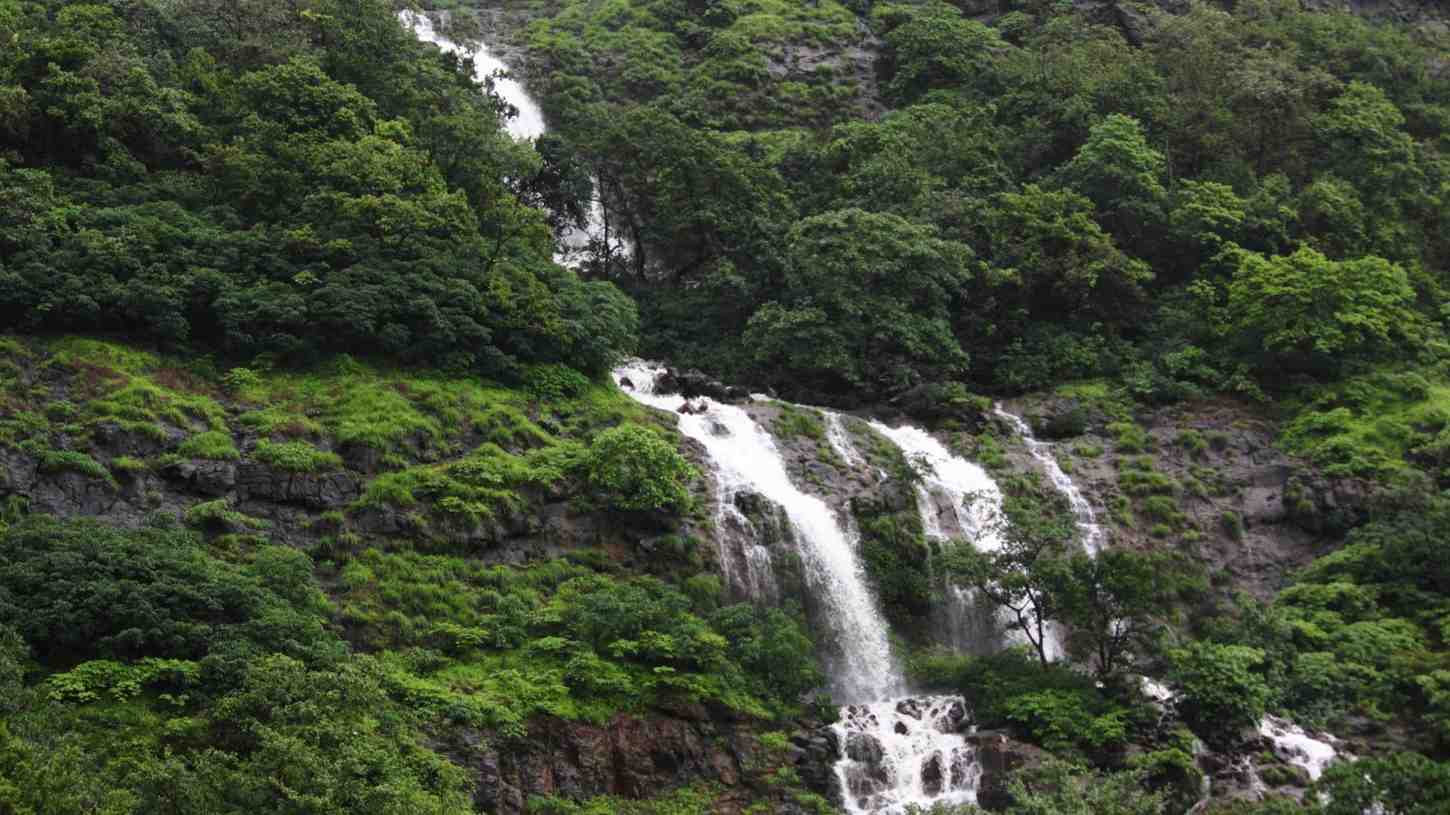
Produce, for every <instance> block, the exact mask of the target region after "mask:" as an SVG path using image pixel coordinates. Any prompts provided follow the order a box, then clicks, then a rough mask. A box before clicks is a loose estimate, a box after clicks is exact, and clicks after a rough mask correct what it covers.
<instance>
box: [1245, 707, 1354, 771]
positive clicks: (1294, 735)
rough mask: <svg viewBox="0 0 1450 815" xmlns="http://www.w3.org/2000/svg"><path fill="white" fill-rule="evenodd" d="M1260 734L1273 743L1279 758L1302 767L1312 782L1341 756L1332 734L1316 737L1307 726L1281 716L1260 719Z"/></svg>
mask: <svg viewBox="0 0 1450 815" xmlns="http://www.w3.org/2000/svg"><path fill="white" fill-rule="evenodd" d="M1259 735H1261V736H1263V737H1264V738H1266V739H1268V740H1269V742H1270V743H1272V744H1273V745H1274V754H1275V755H1277V756H1278V757H1279V758H1280V759H1282V760H1284V761H1287V762H1288V763H1290V764H1292V765H1294V766H1295V767H1301V768H1303V770H1304V771H1305V772H1307V773H1308V774H1309V779H1310V780H1311V781H1318V780H1319V776H1321V775H1323V774H1324V768H1326V767H1328V766H1329V765H1330V764H1333V763H1334V762H1335V761H1336V760H1337V759H1338V758H1339V751H1338V750H1336V749H1335V748H1334V741H1335V738H1334V737H1333V736H1326V738H1325V739H1316V738H1314V737H1312V736H1310V735H1309V734H1308V733H1305V732H1304V728H1302V727H1300V726H1299V725H1297V724H1294V723H1293V722H1291V721H1289V720H1288V719H1281V718H1279V717H1278V716H1265V717H1264V718H1263V720H1262V721H1260V722H1259Z"/></svg>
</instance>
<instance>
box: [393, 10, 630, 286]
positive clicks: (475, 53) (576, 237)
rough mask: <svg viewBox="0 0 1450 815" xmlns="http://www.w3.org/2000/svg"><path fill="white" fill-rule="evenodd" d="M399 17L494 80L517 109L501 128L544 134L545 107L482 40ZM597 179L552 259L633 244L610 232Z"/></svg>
mask: <svg viewBox="0 0 1450 815" xmlns="http://www.w3.org/2000/svg"><path fill="white" fill-rule="evenodd" d="M398 19H399V20H401V21H402V23H403V25H404V26H406V27H407V28H409V29H411V30H412V31H413V33H414V35H416V36H417V37H418V39H420V40H423V41H424V42H430V43H432V44H434V45H436V46H438V47H439V48H440V49H441V50H443V51H445V52H447V53H450V54H456V55H458V56H459V57H472V58H473V78H474V79H475V80H476V81H477V82H478V83H479V84H480V85H487V84H488V83H490V82H492V83H493V90H494V92H495V93H497V94H498V95H499V97H500V98H501V99H503V100H504V101H505V102H508V103H509V104H510V105H513V107H514V109H515V110H516V111H517V113H516V114H515V115H514V116H512V117H511V118H509V119H507V120H506V121H505V122H504V129H505V130H507V131H508V134H509V135H510V136H512V137H513V138H514V139H516V140H518V141H533V140H534V139H537V138H538V137H540V136H542V135H544V131H545V130H546V129H547V127H546V126H545V124H544V111H543V109H541V108H540V107H539V103H538V102H537V101H535V100H534V98H533V97H532V96H529V93H528V91H527V90H525V89H524V86H523V83H521V82H519V81H518V80H517V79H514V78H513V77H512V76H510V75H509V67H508V65H506V64H504V61H503V60H501V59H499V58H498V57H496V56H494V55H493V53H492V52H490V51H489V50H488V46H487V45H485V44H484V43H482V42H477V43H468V44H459V43H456V42H454V41H453V40H450V39H449V38H447V37H445V36H444V35H442V34H441V33H439V32H438V27H437V24H436V23H435V22H434V20H433V18H431V17H429V16H428V15H426V14H419V13H417V12H413V11H402V12H399V13H398ZM598 186H599V185H598V180H597V179H595V194H594V195H593V196H591V198H590V201H589V212H588V214H587V215H586V216H585V222H584V226H583V228H582V229H581V228H578V227H574V226H569V227H567V228H565V229H564V230H563V231H562V234H560V235H559V247H558V252H557V253H556V254H555V255H554V262H556V263H558V264H560V265H562V266H568V267H570V268H574V267H577V266H578V265H579V263H580V262H581V261H582V260H583V257H582V256H583V253H584V252H586V251H588V250H589V249H591V248H602V249H603V250H604V251H605V252H606V253H608V254H613V255H616V256H628V255H630V254H631V253H632V248H631V246H630V244H629V242H628V241H626V240H624V239H622V238H620V237H618V236H611V235H610V233H609V227H608V224H607V222H606V219H605V215H604V202H603V200H602V199H601V197H600V195H599V190H598Z"/></svg>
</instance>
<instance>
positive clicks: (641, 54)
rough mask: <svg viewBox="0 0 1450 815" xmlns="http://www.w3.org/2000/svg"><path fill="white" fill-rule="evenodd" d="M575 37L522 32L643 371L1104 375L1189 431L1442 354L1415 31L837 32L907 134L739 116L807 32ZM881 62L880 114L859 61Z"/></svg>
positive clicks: (810, 388)
mask: <svg viewBox="0 0 1450 815" xmlns="http://www.w3.org/2000/svg"><path fill="white" fill-rule="evenodd" d="M559 6H560V8H559V12H558V15H557V16H556V17H554V18H553V19H550V20H548V21H540V22H537V23H535V25H534V27H533V29H531V37H532V39H531V41H530V42H531V45H532V46H533V48H532V53H533V56H534V59H535V61H536V63H537V66H538V68H539V69H540V70H538V71H537V72H536V76H538V77H541V81H540V82H539V83H538V85H539V88H540V89H541V90H542V91H543V93H544V96H545V104H546V107H547V108H548V109H549V111H550V113H551V114H552V115H553V117H554V118H555V120H556V121H557V122H558V125H559V136H560V140H561V142H562V143H564V144H565V145H567V146H568V147H569V148H571V149H572V150H574V151H575V153H576V154H577V155H579V156H581V157H582V160H583V161H584V162H585V163H586V164H588V165H589V166H591V167H593V168H594V169H595V174H596V177H597V178H599V179H600V181H601V189H602V197H603V199H604V201H605V202H606V204H607V205H608V206H609V207H610V209H611V216H612V217H613V218H614V219H615V221H616V222H617V224H618V225H620V226H621V227H622V228H625V229H628V230H630V231H632V233H633V237H634V239H635V240H636V241H638V242H639V245H640V247H641V251H640V252H637V253H636V254H635V255H634V256H633V257H631V258H629V259H628V262H627V263H619V262H615V263H614V264H613V265H610V266H609V267H608V268H607V271H608V273H609V274H610V275H611V276H612V278H613V279H616V280H619V281H620V282H621V283H622V284H623V285H626V286H628V287H630V288H631V289H632V290H633V291H634V292H635V293H636V295H637V296H638V298H639V299H640V303H641V307H642V308H643V310H644V313H645V315H646V320H645V324H646V325H647V326H648V329H647V331H646V336H645V345H646V348H647V349H648V350H649V351H650V352H651V353H658V354H667V355H669V356H670V357H671V358H672V359H675V360H677V361H688V362H697V363H699V364H701V365H704V366H706V367H711V368H714V369H716V370H718V371H720V372H722V373H726V374H728V375H731V376H735V377H739V378H748V379H753V380H756V381H759V382H762V383H765V384H770V385H773V386H775V387H777V388H779V389H782V392H783V393H786V394H795V395H798V396H801V397H802V398H808V399H819V400H830V399H834V400H837V401H857V400H868V399H872V398H879V397H881V396H883V395H886V394H889V393H892V392H895V391H898V390H901V389H903V388H907V387H910V386H912V385H915V384H918V383H921V382H933V381H941V380H952V379H955V380H960V381H965V382H967V383H969V384H972V385H973V386H974V387H987V388H993V389H1029V388H1034V387H1041V386H1043V385H1046V384H1050V383H1052V382H1054V381H1058V380H1060V379H1061V378H1063V377H1086V376H1098V375H1110V376H1120V377H1122V378H1124V379H1125V380H1127V381H1130V382H1131V383H1132V384H1133V387H1134V388H1135V390H1136V391H1137V392H1139V394H1140V395H1143V396H1149V397H1155V398H1175V397H1181V396H1184V395H1187V394H1191V393H1196V392H1212V391H1216V390H1221V389H1234V390H1240V391H1253V390H1254V389H1255V388H1258V387H1263V386H1266V385H1275V384H1278V383H1281V382H1284V381H1288V380H1291V379H1292V378H1293V377H1303V376H1307V377H1310V378H1315V379H1320V380H1323V379H1327V378H1333V377H1335V376H1338V375H1341V374H1343V373H1344V372H1346V371H1351V370H1354V369H1355V368H1356V366H1362V365H1365V364H1370V363H1372V362H1374V361H1376V360H1382V359H1385V358H1387V357H1392V356H1394V355H1395V354H1403V353H1404V352H1405V350H1406V349H1408V348H1422V347H1424V345H1425V342H1426V340H1427V339H1429V338H1432V337H1436V336H1438V335H1439V333H1440V331H1441V328H1442V326H1441V320H1442V315H1441V314H1440V313H1439V311H1438V310H1437V309H1438V303H1439V302H1440V300H1441V299H1442V297H1441V292H1442V290H1443V287H1444V285H1445V281H1444V277H1443V275H1444V268H1445V263H1446V260H1447V258H1450V229H1447V226H1450V225H1447V223H1446V221H1445V217H1446V216H1445V213H1446V212H1450V205H1447V201H1446V199H1445V190H1446V189H1447V187H1446V186H1445V185H1446V180H1447V178H1450V158H1447V156H1446V154H1445V150H1444V139H1445V133H1446V125H1447V122H1450V82H1447V80H1446V79H1445V77H1444V76H1443V75H1442V74H1440V73H1437V72H1436V71H1435V70H1433V64H1434V60H1435V58H1436V54H1437V51H1438V49H1437V45H1436V43H1435V42H1433V41H1426V40H1423V39H1420V38H1417V36H1416V35H1412V34H1410V33H1408V32H1407V31H1405V30H1402V29H1398V28H1395V27H1392V26H1381V25H1376V24H1373V23H1370V22H1367V21H1365V20H1362V19H1360V18H1358V17H1354V16H1351V15H1346V14H1317V13H1309V12H1304V11H1302V10H1301V8H1300V4H1299V3H1297V2H1287V1H1285V2H1281V1H1280V0H1261V1H1260V2H1252V3H1237V4H1233V6H1234V7H1233V10H1232V11H1225V10H1223V9H1221V8H1220V7H1219V6H1218V5H1216V4H1209V3H1193V4H1191V6H1190V8H1189V10H1188V11H1187V12H1186V13H1183V14H1178V15H1170V14H1158V15H1155V16H1153V18H1152V20H1151V25H1149V26H1148V28H1147V31H1148V33H1147V34H1146V35H1145V37H1144V38H1143V41H1142V42H1141V43H1138V44H1133V43H1130V42H1129V40H1128V38H1127V37H1126V35H1125V34H1124V32H1122V31H1120V30H1118V29H1116V28H1111V27H1103V26H1097V25H1092V24H1089V22H1088V21H1087V20H1086V19H1085V18H1082V17H1080V16H1076V14H1075V13H1074V12H1073V11H1072V10H1071V8H1070V7H1068V6H1067V5H1066V4H1061V3H1051V2H1036V1H1035V0H1017V1H1016V2H1012V3H1008V4H1003V8H1004V10H1009V13H1005V14H1001V15H998V16H997V17H996V18H995V19H994V20H992V21H991V22H990V23H983V22H979V21H978V20H976V19H971V18H968V17H966V16H964V14H963V13H962V12H961V11H960V10H959V9H958V8H957V7H956V6H953V5H948V4H946V3H942V2H937V0H927V1H924V2H911V3H892V4H876V5H874V6H871V7H868V8H864V9H863V8H859V7H855V8H854V9H852V10H850V11H848V8H849V7H842V6H840V5H837V4H835V3H833V2H822V3H820V4H818V6H817V7H816V9H817V11H816V12H814V14H815V16H814V17H811V18H810V19H811V21H812V24H814V25H816V26H818V28H816V29H814V30H815V31H817V32H819V31H822V30H830V31H833V32H836V31H837V29H836V28H835V26H836V25H837V24H838V22H839V21H838V19H837V18H838V17H839V15H840V14H842V13H843V12H844V13H853V14H857V15H859V16H858V17H857V22H858V31H857V33H854V34H852V33H849V30H848V33H844V34H843V33H839V32H837V33H836V34H833V35H832V36H834V37H837V39H835V40H833V41H832V42H831V45H830V47H829V48H828V49H827V50H828V52H829V53H832V54H839V55H842V57H841V59H842V62H840V63H839V64H835V65H832V66H831V68H832V69H833V70H825V69H823V70H821V71H818V72H817V76H818V77H821V76H824V77H826V78H828V79H829V80H830V82H831V83H834V85H835V86H839V87H840V88H843V89H844V92H846V93H847V94H848V95H849V96H851V97H852V98H854V99H857V100H858V101H863V102H871V103H876V104H880V105H882V106H885V107H886V108H887V109H888V112H886V113H885V115H883V116H881V117H880V118H879V119H878V120H875V121H869V120H868V121H862V120H861V117H860V116H859V115H858V114H859V108H858V107H857V106H854V105H852V104H824V103H823V104H821V105H816V104H813V103H809V102H808V101H802V103H801V104H800V105H797V106H795V107H789V108H786V109H783V110H773V109H771V108H768V107H767V108H752V111H753V112H751V113H746V112H741V111H739V110H738V109H737V108H738V107H739V99H740V95H741V94H743V95H744V96H745V98H754V97H756V96H771V95H786V94H787V92H794V91H795V84H797V83H794V79H795V77H794V76H788V78H787V79H786V80H777V79H774V78H773V77H774V76H776V75H777V74H776V73H772V72H771V71H765V70H763V69H762V68H761V66H764V65H768V64H770V63H771V62H776V63H782V64H783V63H785V62H788V60H787V56H788V55H787V53H786V52H787V49H785V47H784V43H785V42H790V41H791V39H790V38H791V37H792V36H793V35H792V34H790V33H789V32H791V31H793V30H794V29H795V27H796V26H797V25H799V24H800V20H799V19H798V18H799V16H800V15H806V16H808V17H809V16H810V15H811V14H812V12H810V11H809V10H800V11H795V10H792V11H790V12H786V11H782V10H779V9H773V8H772V9H757V10H755V11H756V13H752V14H745V13H743V10H742V9H741V8H739V7H737V6H736V5H734V4H730V3H724V4H718V5H717V6H712V7H711V8H712V9H713V10H712V12H711V13H709V14H705V15H703V16H701V15H695V14H688V13H684V10H683V9H682V7H680V6H679V5H678V4H674V3H668V2H660V3H630V4H626V6H625V7H623V8H627V9H628V11H627V12H624V11H620V10H619V7H616V6H610V7H608V8H603V7H596V6H592V5H590V4H586V3H575V2H567V1H566V2H562V3H560V4H559ZM620 14H625V15H626V16H627V19H628V24H627V25H625V26H624V27H623V28H622V30H621V29H620V22H621V20H620V18H619V16H618V15H620ZM771 15H777V17H778V19H777V17H772V16H771ZM765 20H771V21H773V22H770V23H767V22H765ZM810 30H812V29H811V28H810V27H809V26H807V31H810ZM862 30H869V31H871V32H872V33H874V34H875V35H877V36H878V37H880V39H881V41H882V43H883V45H882V48H881V51H880V53H879V55H878V62H877V68H878V69H879V71H880V72H881V74H882V81H881V83H880V86H879V88H875V89H874V90H873V88H871V87H861V86H857V85H855V84H852V83H853V82H854V80H853V79H852V77H855V76H856V74H855V73H853V72H852V71H851V70H850V67H851V64H850V63H849V61H847V57H850V55H851V53H852V51H851V49H852V48H853V47H854V46H855V45H856V44H857V40H858V38H859V37H860V36H861V34H860V33H859V32H860V31H862ZM794 36H807V35H805V34H797V35H794ZM645 41H647V42H648V45H649V47H648V48H646V47H645V46H644V42H645ZM646 77H647V79H646ZM702 77H706V78H708V79H710V80H712V81H714V82H717V83H721V84H722V85H723V86H728V87H732V88H734V89H735V92H736V93H735V95H731V94H724V93H722V94H719V95H714V94H701V93H694V92H692V90H693V89H695V88H697V87H699V86H700V85H701V82H702V81H703V80H702ZM873 93H874V94H875V95H874V96H873ZM802 98H803V99H805V98H806V97H802ZM822 117H824V121H823V120H822ZM617 260H618V259H616V261H617ZM1285 374H1289V375H1291V376H1287V377H1286V376H1285Z"/></svg>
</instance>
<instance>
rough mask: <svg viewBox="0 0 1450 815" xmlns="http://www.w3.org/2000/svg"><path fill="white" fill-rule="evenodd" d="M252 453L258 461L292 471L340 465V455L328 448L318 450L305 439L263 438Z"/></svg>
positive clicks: (310, 471)
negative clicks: (279, 439) (272, 439)
mask: <svg viewBox="0 0 1450 815" xmlns="http://www.w3.org/2000/svg"><path fill="white" fill-rule="evenodd" d="M252 455H253V456H254V457H256V459H257V460H258V461H263V462H266V463H267V464H270V465H272V466H273V467H276V468H278V469H279V470H288V471H290V472H294V473H315V472H318V471H320V470H335V469H337V468H338V467H341V466H342V456H339V455H338V454H337V453H334V452H332V451H330V450H319V449H317V448H316V447H313V446H312V445H310V444H308V443H307V442H305V441H280V442H274V441H270V440H268V439H263V440H261V441H259V442H257V446H256V447H255V448H254V449H253V450H252Z"/></svg>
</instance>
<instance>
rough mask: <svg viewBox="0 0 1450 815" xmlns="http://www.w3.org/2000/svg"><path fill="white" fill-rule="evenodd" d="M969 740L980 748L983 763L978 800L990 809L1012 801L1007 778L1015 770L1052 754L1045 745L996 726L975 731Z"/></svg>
mask: <svg viewBox="0 0 1450 815" xmlns="http://www.w3.org/2000/svg"><path fill="white" fill-rule="evenodd" d="M967 742H968V743H969V744H972V745H973V746H975V747H976V748H977V761H978V762H979V763H980V764H981V767H982V778H981V780H980V781H979V782H978V786H977V803H978V804H980V805H981V806H982V808H983V809H988V810H1001V809H1006V808H1007V807H1008V806H1010V805H1011V803H1012V796H1011V794H1009V793H1008V792H1007V781H1008V779H1009V778H1010V777H1011V775H1012V773H1014V772H1017V771H1018V770H1021V769H1023V768H1025V767H1034V766H1037V765H1038V764H1041V763H1042V761H1043V760H1044V759H1046V758H1047V757H1048V754H1047V753H1046V752H1045V751H1043V750H1042V749H1041V748H1039V747H1036V746H1033V745H1031V744H1028V743H1026V742H1021V741H1017V740H1016V739H1013V738H1011V737H1009V736H1008V735H1007V734H1005V733H1001V732H998V731H994V730H983V731H979V732H977V733H973V734H971V735H969V736H967Z"/></svg>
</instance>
